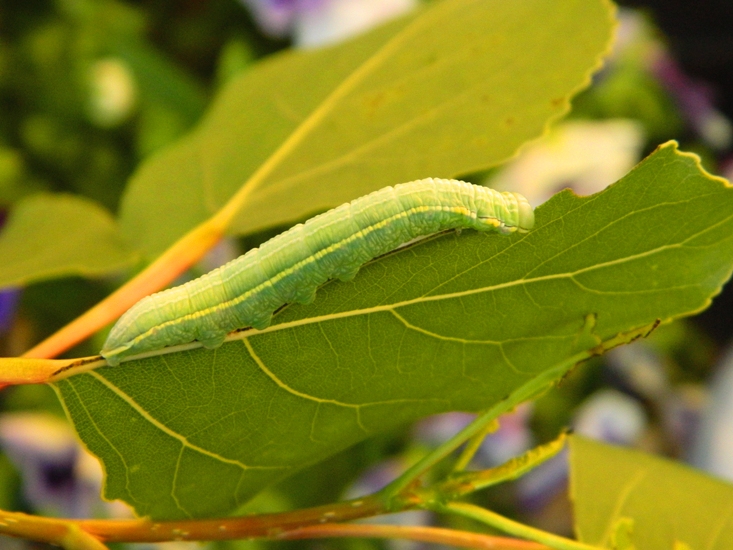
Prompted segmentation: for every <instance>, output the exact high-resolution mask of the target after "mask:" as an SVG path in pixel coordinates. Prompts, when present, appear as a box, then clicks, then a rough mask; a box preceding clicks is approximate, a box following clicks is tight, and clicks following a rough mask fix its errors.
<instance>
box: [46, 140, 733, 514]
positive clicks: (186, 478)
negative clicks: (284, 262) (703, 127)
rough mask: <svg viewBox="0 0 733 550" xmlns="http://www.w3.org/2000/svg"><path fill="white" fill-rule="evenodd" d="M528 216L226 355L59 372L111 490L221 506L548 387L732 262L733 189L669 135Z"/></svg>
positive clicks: (348, 290)
mask: <svg viewBox="0 0 733 550" xmlns="http://www.w3.org/2000/svg"><path fill="white" fill-rule="evenodd" d="M536 216H537V225H536V228H535V229H534V230H532V231H531V232H529V233H528V234H526V235H513V236H510V237H502V236H497V235H486V234H479V233H475V232H472V231H463V232H462V233H461V234H460V235H456V234H455V233H449V234H445V235H441V236H438V237H435V238H432V239H428V240H426V241H422V242H420V243H418V244H417V245H415V246H411V247H408V248H405V249H401V250H399V251H397V252H395V253H393V254H390V255H388V256H386V257H383V258H381V259H379V260H378V261H375V262H372V263H370V264H368V265H366V266H365V267H363V268H362V270H361V271H360V273H359V274H358V275H357V277H356V279H354V280H353V281H352V282H349V283H342V282H335V281H332V282H330V283H329V284H327V285H325V286H324V287H323V288H321V289H320V290H319V292H318V297H317V299H316V301H315V302H314V303H313V304H310V305H307V306H300V305H292V306H288V307H286V308H285V309H283V310H282V311H281V312H279V313H278V314H277V315H276V316H275V318H274V321H273V324H272V326H271V327H269V328H268V329H266V330H264V331H261V332H256V331H246V332H243V333H240V337H241V338H240V339H238V340H234V341H231V342H228V343H225V344H224V345H223V346H221V347H220V348H218V349H215V350H205V349H202V348H197V349H193V350H189V351H183V352H177V353H165V354H163V355H159V356H156V357H151V358H148V359H144V360H138V361H130V362H127V363H123V364H122V365H121V366H119V367H115V368H109V367H106V368H101V369H98V370H96V371H92V372H89V373H85V374H81V375H78V376H74V377H71V378H68V379H66V380H62V381H60V382H58V383H57V384H56V388H57V390H58V392H59V395H60V396H61V398H62V400H63V402H64V404H65V406H66V408H67V411H68V413H69V415H70V417H71V418H72V420H73V421H74V424H75V426H76V428H77V430H78V432H79V435H80V436H81V438H82V439H83V441H84V442H85V444H86V445H87V446H88V448H89V449H90V450H91V451H92V452H93V453H94V454H95V455H97V456H98V457H100V458H101V459H102V461H103V462H104V465H105V469H106V473H107V479H106V485H105V496H106V497H107V498H110V499H115V498H120V499H123V500H125V501H127V502H129V503H130V504H132V505H133V506H134V507H135V509H136V511H137V512H138V513H139V514H141V515H151V516H153V517H155V518H181V517H188V516H191V517H202V516H211V515H217V514H223V513H226V512H228V511H231V510H233V509H234V508H236V507H237V506H238V505H239V504H241V503H243V502H245V501H247V500H248V499H249V498H251V497H252V496H253V495H254V494H256V493H257V492H258V491H259V490H261V489H262V488H263V487H265V486H266V485H268V484H269V483H272V482H273V481H275V480H277V479H281V478H282V477H284V476H286V475H288V474H290V473H292V472H294V471H295V470H297V469H299V468H302V467H304V466H306V465H309V464H312V463H314V462H317V461H320V460H323V459H324V458H326V457H327V456H329V455H331V454H333V453H335V452H337V451H339V450H341V449H344V448H345V447H348V446H349V445H352V444H353V443H355V442H357V441H359V440H362V439H364V438H366V437H368V436H369V435H370V434H373V433H376V432H379V431H382V430H387V429H390V428H392V427H395V426H398V425H400V424H402V423H405V422H409V421H411V420H414V419H416V418H419V417H421V416H425V415H428V414H433V413H439V412H443V411H450V410H471V411H475V410H480V409H486V408H488V407H491V406H492V405H495V404H497V403H499V402H501V401H502V400H503V399H505V398H507V396H510V395H513V394H516V392H518V391H519V390H520V388H521V389H522V391H523V392H524V393H525V395H526V390H527V389H528V388H529V389H533V388H535V389H536V390H538V391H539V390H541V389H542V388H543V387H545V386H544V384H546V378H547V376H548V375H549V376H550V377H551V378H555V379H556V378H559V377H561V376H562V375H563V374H564V373H565V372H566V369H567V367H569V366H570V365H572V363H573V362H576V361H578V360H580V359H582V358H584V357H588V356H590V355H593V354H596V353H600V352H602V350H603V348H604V346H605V347H607V346H608V345H611V344H612V341H613V339H614V338H615V337H618V335H620V334H622V333H628V332H630V331H633V330H634V329H639V328H640V327H646V326H649V325H652V324H653V323H654V322H655V321H657V320H662V321H666V320H669V319H672V318H675V317H679V316H682V315H689V314H691V313H694V312H697V311H699V310H701V309H703V308H704V307H706V306H707V304H708V303H709V301H710V299H711V297H712V296H714V295H715V294H717V293H718V292H719V291H720V288H721V285H722V284H723V283H724V282H725V281H726V280H727V279H728V277H729V276H730V273H731V269H732V267H733V189H732V188H731V187H730V186H728V185H727V184H726V183H725V182H724V181H723V180H720V179H716V178H712V177H710V176H708V175H707V174H705V173H704V172H703V171H702V169H701V168H700V165H699V161H698V159H697V158H696V157H694V156H692V155H688V154H683V153H679V152H677V150H676V145H675V144H673V143H671V144H667V145H665V146H663V147H662V148H660V149H658V150H657V151H656V152H655V153H654V154H652V155H651V156H650V157H649V158H648V159H646V160H645V161H644V162H642V163H641V164H640V165H639V166H638V167H637V168H636V169H635V170H634V171H632V172H631V173H630V174H629V175H628V176H627V177H625V178H624V179H622V180H621V181H619V182H617V183H616V184H615V185H613V186H612V187H610V188H608V189H607V190H605V191H604V192H601V193H599V194H596V195H593V196H590V197H577V196H575V195H573V194H572V193H571V192H569V191H565V192H562V193H560V194H558V195H556V196H555V197H553V198H552V199H551V200H550V201H549V202H547V203H545V204H544V205H542V206H541V207H540V208H538V209H537V211H536ZM619 341H625V339H624V338H621V339H620V340H619ZM604 343H605V344H604ZM563 365H566V366H563ZM561 367H562V368H561ZM553 369H554V370H553ZM548 373H549V374H548ZM543 377H544V379H545V380H544V381H543Z"/></svg>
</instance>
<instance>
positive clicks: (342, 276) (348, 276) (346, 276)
mask: <svg viewBox="0 0 733 550" xmlns="http://www.w3.org/2000/svg"><path fill="white" fill-rule="evenodd" d="M360 267H361V266H357V267H356V268H354V269H351V270H349V271H343V272H340V273H334V278H336V279H338V280H339V281H343V282H345V283H346V282H348V281H351V280H353V278H354V277H356V274H357V273H359V268H360Z"/></svg>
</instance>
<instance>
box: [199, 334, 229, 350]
mask: <svg viewBox="0 0 733 550" xmlns="http://www.w3.org/2000/svg"><path fill="white" fill-rule="evenodd" d="M226 337H227V335H226V333H221V332H218V333H216V334H214V333H209V334H201V335H199V337H198V338H197V340H198V341H199V342H201V345H202V346H204V347H205V348H206V349H214V348H218V347H219V346H221V345H222V344H223V343H224V339H225V338H226Z"/></svg>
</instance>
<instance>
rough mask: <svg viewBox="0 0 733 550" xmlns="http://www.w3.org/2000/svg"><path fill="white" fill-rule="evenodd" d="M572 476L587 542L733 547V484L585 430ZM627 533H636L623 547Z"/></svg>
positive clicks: (651, 549)
mask: <svg viewBox="0 0 733 550" xmlns="http://www.w3.org/2000/svg"><path fill="white" fill-rule="evenodd" d="M570 476H571V477H570V479H571V496H572V499H573V501H574V502H575V529H576V532H577V535H578V539H579V540H581V541H582V542H585V543H587V544H593V545H599V546H605V547H609V548H613V547H614V542H615V543H616V544H617V546H616V547H618V548H630V546H629V545H630V544H633V546H634V547H636V548H639V549H644V550H656V549H659V550H669V549H671V548H679V549H682V548H689V549H691V550H701V549H705V550H717V549H720V550H723V549H724V548H725V549H728V548H733V485H730V484H728V483H725V482H723V481H721V480H716V479H714V478H712V477H710V476H708V475H706V474H704V473H702V472H700V471H696V470H694V469H692V468H689V467H687V466H685V465H683V464H680V463H675V462H672V461H670V460H666V459H663V458H659V457H656V456H652V455H648V454H644V453H641V452H638V451H632V450H630V449H623V448H619V447H612V446H610V445H606V444H603V443H599V442H596V441H591V440H588V439H583V438H582V437H578V436H572V437H571V438H570ZM631 522H633V531H632V530H631V529H625V531H626V532H625V533H623V535H622V536H619V535H620V533H619V527H620V526H621V525H627V526H628V527H630V526H631ZM614 539H615V541H614ZM620 539H628V540H625V541H624V542H625V546H623V545H621V546H618V543H619V542H620Z"/></svg>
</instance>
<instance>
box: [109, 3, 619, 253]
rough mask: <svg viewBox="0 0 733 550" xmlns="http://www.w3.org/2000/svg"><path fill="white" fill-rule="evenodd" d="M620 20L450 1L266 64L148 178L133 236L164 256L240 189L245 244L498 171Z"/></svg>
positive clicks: (553, 110) (125, 211)
mask: <svg viewBox="0 0 733 550" xmlns="http://www.w3.org/2000/svg"><path fill="white" fill-rule="evenodd" d="M612 13H613V10H612V8H611V5H610V3H609V2H607V1H606V0H561V1H557V2H546V1H545V0H531V1H528V2H521V3H517V2H505V1H503V0H445V1H443V2H435V3H433V4H432V5H431V6H430V7H429V8H426V9H424V10H420V11H419V12H418V13H417V14H416V15H413V16H410V17H407V18H404V19H401V20H399V21H397V22H393V23H391V24H389V25H387V26H386V27H382V28H380V29H378V30H376V31H374V32H372V33H370V34H368V35H366V36H363V37H361V38H358V39H356V40H354V41H352V42H350V43H347V44H342V45H338V46H336V47H331V48H327V49H322V50H317V51H307V52H303V51H299V52H287V53H285V54H283V55H280V56H277V57H275V58H272V59H270V60H267V61H265V62H263V63H260V64H259V65H258V66H256V67H254V68H253V69H252V70H250V71H248V72H247V73H246V74H244V75H243V76H242V77H241V78H239V79H238V80H236V81H234V82H232V83H231V84H230V85H229V86H228V87H227V88H226V89H225V90H224V92H223V93H222V94H221V96H220V97H219V98H218V99H217V100H216V102H215V104H214V105H213V107H212V109H211V111H210V112H209V114H208V115H207V116H206V118H205V120H204V122H203V123H202V124H201V125H200V127H199V128H198V130H197V131H196V132H195V133H193V134H192V135H190V136H189V137H188V138H187V139H185V140H184V141H182V142H181V143H180V144H179V145H177V146H176V147H173V148H171V149H170V150H168V151H167V152H166V153H165V154H162V155H160V156H158V157H157V158H155V159H153V160H151V161H150V162H147V163H146V164H145V165H144V166H143V167H142V168H141V169H140V170H139V172H138V173H137V175H136V176H135V177H134V178H133V180H132V182H131V185H130V187H129V190H128V192H127V194H126V196H125V199H124V202H123V207H122V224H123V227H124V228H125V230H126V233H127V234H128V235H130V236H131V239H132V240H133V241H134V242H136V243H137V244H139V245H140V246H141V248H143V249H144V250H145V251H146V252H148V253H149V254H151V255H154V254H156V253H158V252H160V251H161V250H163V249H164V248H166V247H167V246H168V245H170V244H171V243H172V242H174V241H175V240H176V239H177V238H178V237H180V236H181V235H182V234H184V233H185V232H186V231H188V230H189V229H191V228H192V227H194V226H195V225H197V224H199V223H201V222H202V221H204V220H205V219H207V218H209V217H210V216H212V215H214V214H215V213H216V212H217V211H219V209H221V208H222V206H223V205H224V204H225V203H226V202H227V201H228V200H229V199H230V198H231V197H232V195H234V194H235V193H236V192H238V191H240V192H241V193H242V195H241V196H240V198H239V199H238V202H237V205H236V209H235V210H236V215H235V216H234V218H233V219H232V220H231V226H230V227H229V230H230V232H231V233H235V234H238V233H239V234H241V233H247V232H252V231H254V230H257V229H261V228H264V227H271V226H274V225H280V224H284V223H286V222H291V221H293V220H296V219H300V218H303V217H306V216H307V215H309V214H312V213H314V212H316V211H322V210H326V209H327V208H329V207H332V206H336V205H338V204H340V203H343V202H345V201H347V200H351V199H354V198H356V197H358V196H360V195H364V194H366V193H367V192H369V191H373V190H375V189H379V188H381V187H383V186H385V185H392V184H395V183H399V182H402V181H409V180H411V179H418V178H423V177H428V176H431V177H450V176H455V175H457V174H461V173H466V172H468V171H472V170H477V169H480V168H485V167H488V166H491V165H494V164H496V163H498V162H500V161H503V160H505V159H506V158H508V157H510V156H511V155H512V154H514V152H515V151H516V150H517V148H518V147H519V146H520V145H521V144H522V143H524V142H525V141H526V140H528V139H531V138H533V137H537V136H538V135H540V134H541V133H542V131H543V129H544V127H545V125H546V124H547V122H548V120H550V119H552V118H555V117H557V116H559V115H560V114H563V113H565V112H566V111H567V110H568V106H569V100H570V97H571V96H572V95H573V94H574V93H575V92H577V91H578V90H579V89H580V88H581V87H583V86H585V85H587V84H588V82H589V76H590V74H591V73H592V72H593V71H594V70H596V69H597V68H598V66H599V63H600V56H601V55H602V54H603V53H604V52H605V51H606V50H607V48H608V44H609V39H610V34H611V29H612V26H613V23H612ZM161 220H165V223H161Z"/></svg>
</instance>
